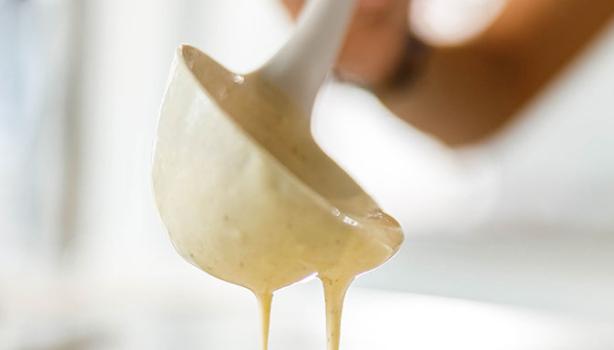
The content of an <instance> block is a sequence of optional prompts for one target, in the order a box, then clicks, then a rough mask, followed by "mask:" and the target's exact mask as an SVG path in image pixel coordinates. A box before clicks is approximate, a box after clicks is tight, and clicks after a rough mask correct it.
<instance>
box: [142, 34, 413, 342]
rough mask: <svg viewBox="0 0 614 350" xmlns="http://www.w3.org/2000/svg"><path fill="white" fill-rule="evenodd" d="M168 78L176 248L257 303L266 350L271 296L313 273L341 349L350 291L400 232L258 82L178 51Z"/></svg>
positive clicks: (163, 182) (160, 175)
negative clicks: (345, 300) (246, 292)
mask: <svg viewBox="0 0 614 350" xmlns="http://www.w3.org/2000/svg"><path fill="white" fill-rule="evenodd" d="M171 79H172V80H171V83H170V86H169V89H168V91H167V93H166V96H165V101H164V103H163V106H162V111H161V116H160V121H159V127H158V140H157V143H156V152H155V158H154V167H153V180H154V190H155V193H156V201H157V205H158V209H159V211H160V214H161V217H162V219H163V221H164V223H165V225H166V227H167V229H168V231H169V233H170V237H171V239H172V241H173V244H174V245H175V248H176V249H177V251H178V252H179V253H180V254H181V255H182V256H183V257H184V258H185V259H186V260H188V261H190V262H191V263H192V264H194V265H196V266H197V267H199V268H200V269H202V270H204V271H206V272H208V273H210V274H211V275H213V276H215V277H218V278H220V279H223V280H225V281H228V282H230V283H234V284H237V285H241V286H243V287H246V288H248V289H250V290H251V291H252V292H253V293H254V294H255V295H256V296H257V297H258V298H259V300H260V305H261V309H262V313H263V317H262V319H263V348H264V349H266V347H267V342H268V341H267V339H268V324H269V322H268V321H269V312H270V303H271V298H272V293H273V292H274V291H275V290H278V289H280V288H282V287H285V286H288V285H291V284H294V283H296V282H299V281H301V280H302V279H304V278H306V277H308V276H310V275H313V274H317V276H318V277H319V278H320V279H321V280H322V282H323V286H324V290H325V296H326V304H327V307H326V308H327V314H326V315H327V332H328V344H329V345H328V346H329V350H336V349H338V347H339V335H340V330H339V328H340V319H341V311H342V305H343V298H344V296H345V292H346V290H347V287H348V286H349V284H350V283H351V281H352V280H353V279H354V277H355V276H356V275H357V274H359V273H362V272H365V271H367V270H370V269H373V268H375V267H377V266H379V265H381V264H382V263H384V262H385V261H386V260H388V259H389V258H390V257H391V256H392V255H394V253H396V251H397V250H398V248H399V247H400V245H401V243H402V241H403V235H402V233H401V229H400V227H399V225H398V224H397V222H396V221H395V220H394V219H392V218H391V217H390V216H388V215H386V214H385V213H383V212H382V211H381V210H380V209H379V208H378V206H377V205H376V203H375V202H374V201H373V200H372V199H371V198H370V197H369V196H368V195H367V194H366V193H365V192H364V191H363V190H362V189H361V188H360V186H358V185H357V184H356V183H355V182H354V181H353V180H352V179H351V178H350V177H349V176H348V175H347V174H346V173H345V172H344V171H343V170H342V169H341V168H339V167H338V166H337V165H336V164H335V163H334V162H333V161H332V160H331V159H330V158H329V157H328V156H327V155H326V154H324V153H323V152H322V151H321V150H320V148H319V147H318V146H317V145H316V144H315V142H314V141H313V138H312V137H311V133H310V128H309V120H308V118H306V117H304V116H302V115H300V112H299V110H298V109H297V108H294V107H293V104H292V103H290V101H288V100H287V99H286V98H284V97H283V94H282V93H281V92H279V91H277V90H276V89H275V88H273V87H272V86H271V85H269V84H267V82H266V81H264V80H263V79H262V78H261V77H260V76H258V75H257V74H254V75H247V76H239V75H236V74H234V73H231V72H229V71H227V70H226V69H224V68H223V67H222V66H220V65H219V64H217V63H216V62H214V61H213V60H211V59H210V58H209V57H207V56H206V55H204V54H202V53H201V52H200V51H198V50H196V49H195V48H192V47H188V46H183V47H181V48H180V49H179V50H178V52H177V59H176V61H175V64H174V67H173V72H172V76H171Z"/></svg>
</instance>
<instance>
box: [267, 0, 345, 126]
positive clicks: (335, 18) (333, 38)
mask: <svg viewBox="0 0 614 350" xmlns="http://www.w3.org/2000/svg"><path fill="white" fill-rule="evenodd" d="M356 3H357V1H356V0H309V1H308V2H307V4H306V5H305V8H304V9H303V12H302V13H301V16H300V18H299V21H298V24H297V28H296V30H295V33H294V35H293V36H292V37H291V38H290V40H289V41H288V42H287V43H286V44H285V45H284V46H283V47H282V49H281V50H280V51H279V52H278V53H277V54H276V55H275V56H274V57H273V58H272V59H271V60H270V61H269V62H268V63H267V64H266V65H265V66H264V67H263V68H262V69H261V74H262V75H263V76H264V77H265V78H266V79H267V80H269V81H270V82H271V83H273V84H274V85H276V86H277V87H279V88H280V89H282V91H284V92H285V93H286V94H287V95H288V97H290V98H291V99H292V100H294V102H295V103H297V104H298V105H299V107H301V108H303V110H304V112H305V113H306V114H307V115H310V114H311V109H312V107H313V103H314V100H315V97H316V95H317V93H318V90H319V88H320V86H321V85H322V83H323V82H324V80H325V79H326V75H327V74H328V72H329V71H330V69H331V67H332V66H333V64H334V61H335V59H336V58H337V54H338V52H339V49H340V47H341V44H342V42H343V39H344V38H345V33H346V28H347V26H348V24H349V22H350V20H351V17H352V14H353V9H354V7H355V5H356Z"/></svg>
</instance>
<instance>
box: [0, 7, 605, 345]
mask: <svg viewBox="0 0 614 350" xmlns="http://www.w3.org/2000/svg"><path fill="white" fill-rule="evenodd" d="M512 1H515V0H512ZM505 5H506V3H505V1H497V0H463V1H443V0H438V1H435V0H432V1H430V2H428V1H418V0H416V1H414V2H413V3H412V6H411V11H410V13H411V14H409V13H408V14H407V16H410V17H411V18H412V21H411V23H412V25H411V29H410V28H408V29H407V30H408V32H409V31H410V30H411V31H413V32H414V33H416V35H418V36H419V37H420V38H422V40H423V41H424V42H425V43H427V44H433V45H444V44H445V45H448V44H450V43H459V42H462V41H463V40H467V38H469V37H471V36H472V35H475V33H478V32H480V31H481V30H483V29H484V28H487V27H488V26H489V25H490V24H491V22H492V21H494V20H495V19H496V18H497V16H498V15H499V14H500V13H501V12H502V11H504V9H505V8H506V7H505ZM586 6H591V4H587V5H586ZM610 17H611V16H610ZM604 23H605V24H604V25H603V26H602V28H601V29H600V30H599V31H598V33H597V34H596V35H595V36H594V38H593V39H592V40H591V41H590V43H588V44H587V45H586V47H585V48H583V49H582V50H581V51H579V53H578V54H577V55H576V56H575V57H574V58H573V60H571V61H570V62H569V64H567V65H565V67H564V68H562V69H561V70H560V71H559V72H557V74H556V76H555V77H554V78H553V79H552V80H550V81H549V82H548V83H547V84H544V85H543V87H542V88H540V90H539V92H538V93H536V94H535V96H533V97H532V98H531V99H530V101H529V102H527V103H526V104H523V105H522V107H521V108H518V110H517V111H515V112H514V119H513V121H511V122H509V123H507V124H506V125H505V127H502V128H500V129H498V130H497V132H495V133H493V135H491V136H489V137H488V138H484V139H482V140H479V141H475V142H467V143H463V144H454V145H450V144H449V143H447V142H445V141H446V140H444V139H441V138H439V137H437V135H433V134H432V133H430V132H428V130H425V129H424V128H419V127H414V126H412V124H410V123H407V122H404V121H402V120H401V119H400V118H396V116H394V114H393V113H392V112H391V111H390V110H388V109H387V108H386V107H385V106H384V105H383V104H382V103H381V102H380V100H378V98H377V97H376V96H375V95H374V94H373V93H372V92H370V91H369V90H367V89H364V88H359V87H355V86H353V85H351V84H347V83H341V82H337V81H331V82H329V84H328V85H327V86H326V87H325V88H324V91H323V92H322V94H321V96H320V98H319V101H318V106H317V108H316V115H314V133H315V135H316V138H317V139H318V141H319V142H320V144H321V145H322V147H323V148H324V150H325V151H326V152H328V153H329V154H330V155H331V156H332V157H333V158H335V159H336V160H337V161H338V162H339V163H340V164H342V165H343V166H344V167H345V168H346V169H347V170H348V172H350V173H351V174H352V175H353V176H354V177H355V178H356V179H357V180H358V181H359V182H360V183H361V184H363V186H364V187H365V188H366V189H367V190H368V191H369V192H370V193H372V194H373V196H374V197H375V198H376V199H377V200H378V201H379V202H380V203H381V204H382V206H383V207H384V208H385V209H386V210H388V211H389V212H391V213H392V214H394V215H395V216H396V217H397V218H398V219H399V221H400V222H401V223H402V225H403V226H404V229H405V231H406V236H407V243H406V244H405V247H404V248H403V250H402V251H401V253H400V254H399V256H397V257H396V258H395V259H393V260H392V261H391V262H390V263H389V264H387V265H386V266H384V267H383V268H381V269H379V270H378V271H375V272H373V273H371V274H368V275H366V276H364V277H362V278H361V279H360V280H359V281H358V283H357V285H358V288H355V289H352V291H351V292H350V294H349V296H348V304H347V312H346V317H345V320H344V332H345V333H344V337H343V345H342V346H343V347H344V348H346V349H373V348H379V349H406V348H411V347H414V348H416V349H444V348H445V349H449V348H451V347H455V348H460V349H464V348H467V349H482V348H483V349H493V348H494V349H540V350H543V349H612V348H613V347H614V300H613V298H612V297H611V296H612V295H614V277H613V276H614V87H613V86H612V82H613V81H614V22H612V21H611V20H609V19H608V20H607V21H604ZM292 26H293V23H292V19H291V16H290V15H289V14H288V13H287V12H286V11H285V9H284V8H283V7H282V5H281V3H280V2H279V1H277V0H226V1H216V0H176V1H168V0H148V1H144V0H132V1H119V0H107V1H93V0H0V155H1V156H0V349H28V350H29V349H32V350H34V349H36V350H38V349H41V350H42V349H45V350H46V349H54V350H55V349H57V350H60V349H62V350H63V349H220V348H221V349H256V348H257V347H258V344H259V343H258V329H259V326H258V315H257V307H256V303H255V301H254V300H252V299H253V298H252V297H251V295H249V293H248V292H247V291H245V290H242V289H240V288H237V287H234V286H229V285H227V284H224V283H222V282H220V281H217V280H215V279H213V278H212V277H209V276H208V275H206V274H204V273H202V272H200V271H197V270H196V269H195V268H193V267H192V266H191V265H189V264H187V263H185V262H184V261H182V259H181V258H180V257H179V256H178V255H177V254H176V253H175V252H174V251H173V248H172V245H171V244H170V241H169V240H168V238H167V236H166V232H165V231H164V228H163V226H162V223H161V222H160V220H159V218H158V216H157V212H156V209H155V204H154V200H153V195H152V190H151V184H150V164H151V158H152V146H153V142H154V139H155V129H156V122H157V113H158V108H159V104H160V101H161V98H162V95H163V93H164V89H165V83H166V79H167V74H168V70H169V67H170V64H171V62H172V59H173V54H174V50H175V48H176V47H177V46H178V45H179V44H181V43H190V44H192V45H194V46H196V47H198V48H200V49H201V50H203V51H204V52H206V53H208V54H210V55H212V56H213V57H214V58H216V59H217V60H218V61H219V62H222V63H223V64H224V65H226V66H227V67H229V68H231V69H232V70H235V71H238V72H248V71H250V70H251V69H253V68H255V67H258V66H259V65H260V64H262V63H263V62H264V61H266V59H267V58H268V57H270V56H271V55H272V54H273V53H274V52H275V51H276V50H277V49H278V48H279V47H280V46H281V45H283V43H284V40H285V39H286V38H287V37H288V35H290V34H291V29H292ZM570 26H573V23H570ZM427 82H428V79H427ZM440 99H441V103H442V104H445V103H446V102H445V101H447V100H448V99H450V100H452V99H453V96H446V95H443V96H441V97H440ZM331 116H335V117H334V118H332V117H331ZM320 294H321V293H320V290H319V289H318V286H317V284H315V282H309V283H306V284H302V285H299V286H296V287H295V288H290V289H288V290H282V291H280V292H279V293H278V300H277V301H276V303H275V306H274V313H273V325H272V349H281V348H289V347H290V348H292V349H297V350H300V349H318V348H319V349H323V348H324V346H325V337H324V314H323V302H322V300H321V299H322V298H321V295H320Z"/></svg>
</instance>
